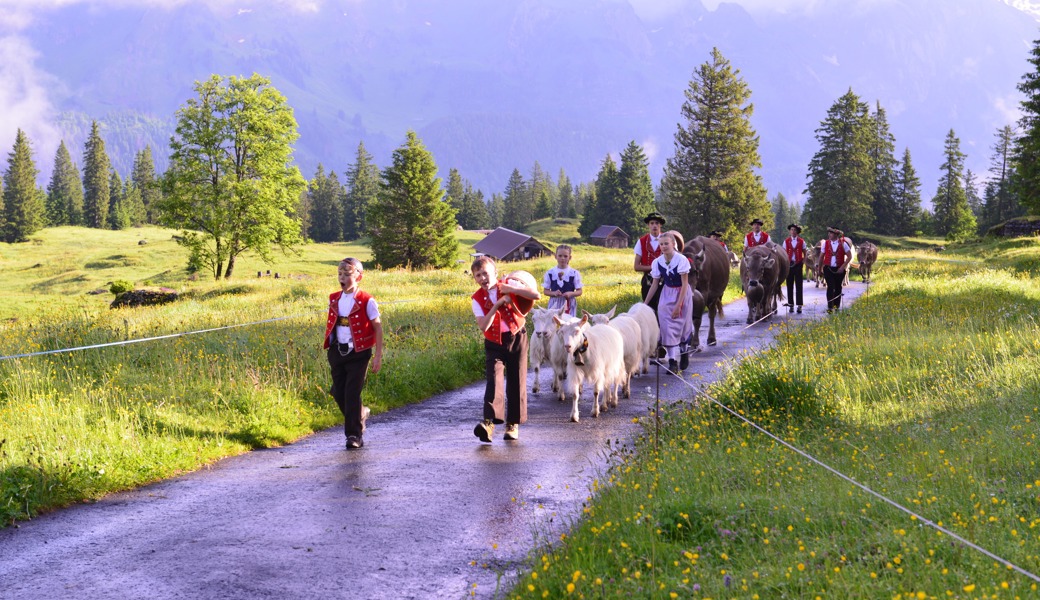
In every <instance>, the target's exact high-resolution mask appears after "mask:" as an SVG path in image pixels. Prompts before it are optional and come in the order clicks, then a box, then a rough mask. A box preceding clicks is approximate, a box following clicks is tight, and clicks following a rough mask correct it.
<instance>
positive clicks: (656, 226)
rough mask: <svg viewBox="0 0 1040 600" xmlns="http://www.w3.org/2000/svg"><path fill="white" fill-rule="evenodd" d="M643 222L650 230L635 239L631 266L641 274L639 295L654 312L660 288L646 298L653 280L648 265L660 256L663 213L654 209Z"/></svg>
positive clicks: (659, 295)
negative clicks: (651, 296) (658, 240)
mask: <svg viewBox="0 0 1040 600" xmlns="http://www.w3.org/2000/svg"><path fill="white" fill-rule="evenodd" d="M643 222H644V223H646V224H647V226H648V227H649V228H650V232H649V233H647V234H646V235H644V236H643V237H641V238H639V239H638V240H636V248H635V253H636V258H635V262H634V263H633V265H632V268H633V269H635V271H636V272H637V273H642V274H643V280H642V281H641V282H640V288H641V290H642V291H641V293H640V295H639V297H640V298H642V299H643V302H645V303H647V305H649V306H650V308H652V309H654V312H655V313H656V312H657V302H658V300H659V299H660V298H661V289H660V288H658V290H657V292H656V293H655V294H654V296H653V298H647V297H646V293H647V292H649V291H650V284H651V283H652V282H653V279H652V278H651V277H650V265H652V264H654V259H655V258H657V257H658V256H661V246H660V244H658V242H657V238H658V237H659V236H660V235H661V228H662V227H664V223H665V219H664V215H662V214H661V213H659V212H657V211H654V212H652V213H650V214H649V215H647V216H646V218H645V219H643Z"/></svg>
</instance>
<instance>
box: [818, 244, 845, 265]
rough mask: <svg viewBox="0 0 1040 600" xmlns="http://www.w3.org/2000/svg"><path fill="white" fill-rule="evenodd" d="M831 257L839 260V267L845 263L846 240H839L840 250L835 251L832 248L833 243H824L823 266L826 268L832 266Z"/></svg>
mask: <svg viewBox="0 0 1040 600" xmlns="http://www.w3.org/2000/svg"><path fill="white" fill-rule="evenodd" d="M831 257H835V258H837V263H836V265H837V266H839V267H840V266H841V265H843V264H844V263H845V238H843V237H840V238H838V249H837V250H834V249H832V248H831V241H830V240H824V241H823V265H824V266H825V267H829V266H831Z"/></svg>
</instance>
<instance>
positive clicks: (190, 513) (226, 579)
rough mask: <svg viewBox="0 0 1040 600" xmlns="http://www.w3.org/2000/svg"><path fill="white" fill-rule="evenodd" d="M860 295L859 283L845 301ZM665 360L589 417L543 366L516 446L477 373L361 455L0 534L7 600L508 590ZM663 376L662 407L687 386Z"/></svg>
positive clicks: (239, 477) (697, 367)
mask: <svg viewBox="0 0 1040 600" xmlns="http://www.w3.org/2000/svg"><path fill="white" fill-rule="evenodd" d="M865 290H866V286H865V285H864V284H862V283H858V282H853V283H852V285H851V286H850V287H848V288H845V291H846V295H845V300H844V301H843V304H845V305H846V306H847V305H848V304H850V303H851V302H852V301H854V300H855V299H856V298H858V297H859V295H860V294H862V293H863V291H865ZM805 302H806V309H805V312H804V313H803V314H801V315H797V314H792V315H788V314H787V313H786V309H783V308H782V309H781V311H782V312H781V315H780V316H779V317H777V318H774V319H772V320H771V321H767V322H764V323H760V324H758V325H755V326H752V327H750V328H747V327H746V326H745V324H744V320H745V318H746V315H747V306H746V303H745V302H744V301H743V300H739V301H737V302H734V303H732V304H730V305H729V306H727V307H726V318H725V319H722V320H720V321H717V322H716V330H717V335H718V341H719V343H718V345H717V346H715V347H712V348H706V349H705V351H704V352H702V353H699V354H694V355H692V360H691V363H690V368H689V369H688V370H687V374H688V375H687V377H686V380H687V381H690V382H695V383H696V384H701V383H704V382H708V381H713V380H714V379H715V378H717V377H718V375H719V374H720V372H721V370H722V369H720V368H719V366H718V364H719V363H720V362H721V361H724V360H725V359H727V358H730V357H733V356H736V355H738V354H740V353H741V352H742V351H745V350H754V349H757V348H760V347H762V346H765V345H767V344H768V343H769V342H770V341H771V340H772V338H773V336H774V335H775V334H776V333H777V332H778V331H779V330H780V328H779V327H776V325H778V324H780V323H783V322H784V321H787V320H790V321H792V322H797V321H804V320H810V319H816V318H821V317H823V316H824V315H825V307H826V303H825V301H824V295H823V289H819V290H817V289H815V288H813V287H812V284H809V285H808V286H807V287H806V288H805ZM704 321H705V327H704V328H703V330H702V332H701V339H702V343H703V340H704V338H705V337H706V325H707V318H705V320H704ZM474 334H475V333H474ZM655 369H656V367H652V368H651V373H650V374H649V375H643V376H641V377H639V378H637V379H635V380H634V381H633V384H632V398H631V399H628V400H625V399H621V401H620V405H619V407H618V409H616V410H610V411H608V412H606V413H602V414H601V415H600V417H599V418H598V419H594V418H592V417H591V415H590V408H591V402H592V401H591V395H590V393H589V392H588V391H587V390H586V392H585V394H583V396H582V401H581V422H580V423H571V422H570V421H569V419H568V417H569V414H570V404H569V403H566V404H561V403H559V402H557V401H556V399H555V395H554V394H553V393H552V392H550V391H549V390H548V387H549V386H548V378H549V376H548V374H547V373H546V372H544V371H545V370H543V373H542V384H543V385H542V389H543V391H542V392H541V393H539V394H530V395H529V399H528V414H529V420H528V422H527V424H525V425H523V426H521V428H520V440H519V441H518V442H509V443H507V442H504V441H503V440H502V438H501V436H502V433H503V430H504V428H503V427H498V428H496V431H495V439H494V442H493V443H492V444H490V445H489V444H481V443H479V442H478V440H477V439H476V437H474V435H473V426H474V425H475V424H476V422H477V421H478V419H479V417H480V406H481V402H482V398H483V387H484V384H483V382H481V383H478V384H474V385H470V386H466V387H464V388H461V389H458V390H455V391H452V392H448V393H444V394H439V395H437V396H434V397H432V398H429V399H428V400H426V401H424V402H422V403H421V404H417V405H413V406H409V407H404V408H400V409H396V410H393V411H390V412H388V413H384V414H381V415H377V416H374V417H372V418H371V419H369V423H368V430H367V431H366V433H365V447H364V448H363V449H361V450H358V451H351V452H348V451H346V450H344V449H343V433H342V428H341V427H334V428H332V429H329V430H326V431H322V432H319V433H317V434H315V435H312V436H309V437H307V438H304V439H303V440H300V441H299V442H297V443H294V444H291V445H289V446H285V447H282V448H274V449H268V450H258V451H254V452H250V453H248V454H245V455H242V456H238V457H234V458H229V459H225V460H222V461H220V462H218V463H216V464H214V465H212V466H210V467H207V468H205V469H202V470H200V471H197V472H195V473H191V474H189V475H185V476H182V477H178V478H176V479H171V480H168V481H164V482H161V483H157V484H154V485H150V486H147V487H144V488H140V489H137V490H134V491H131V492H125V493H118V494H113V495H110V496H108V497H106V498H104V499H102V500H101V501H99V502H97V503H94V504H89V505H78V506H74V507H71V508H68V509H64V510H59V511H56V512H54V513H51V514H48V515H44V516H42V517H40V518H38V519H35V520H33V521H30V522H26V523H21V524H19V526H18V527H9V528H7V529H5V530H0V598H18V599H22V600H34V599H48V600H50V599H56V598H84V597H90V598H164V599H174V598H192V599H208V598H214V599H216V598H220V599H226V598H304V597H308V598H341V597H342V598H424V599H425V598H467V597H477V598H493V597H500V596H502V595H504V593H505V592H506V591H507V590H508V589H509V586H510V582H511V581H512V579H513V577H514V575H515V574H516V573H517V570H518V569H519V568H521V567H522V566H523V561H524V559H525V558H526V557H527V555H528V553H529V552H530V551H531V550H532V549H533V548H535V547H537V546H538V545H540V544H541V545H544V544H545V543H547V542H549V541H552V540H556V539H558V538H559V534H560V533H562V532H564V531H566V530H567V528H568V524H569V523H571V522H572V521H573V520H574V519H576V518H578V517H579V516H580V514H581V508H582V503H583V502H584V501H585V500H586V499H587V498H588V496H589V485H590V483H591V482H592V480H593V479H594V478H596V477H597V476H598V475H600V474H602V472H603V470H604V469H605V465H606V461H607V457H608V454H609V453H610V451H611V449H612V448H615V447H617V446H618V445H619V444H624V443H626V442H630V441H631V440H632V438H633V437H634V436H635V435H637V434H638V433H639V431H640V426H639V425H637V424H633V423H632V419H633V418H634V417H645V416H648V415H649V414H650V413H649V412H648V411H649V410H651V409H652V408H653V406H654V403H655V398H656V391H657V389H658V387H657V385H656V384H657V377H656V375H655ZM691 373H697V374H700V375H701V376H700V377H690V376H689V374H691ZM530 377H533V373H532V374H531V375H530ZM660 382H661V385H660V388H659V389H660V398H661V400H662V401H671V400H678V399H683V398H687V399H688V398H690V397H692V395H693V391H692V390H691V389H690V388H689V387H688V386H686V385H685V384H683V383H682V382H680V381H679V380H677V379H676V378H674V377H672V376H670V375H667V374H662V376H661V378H660Z"/></svg>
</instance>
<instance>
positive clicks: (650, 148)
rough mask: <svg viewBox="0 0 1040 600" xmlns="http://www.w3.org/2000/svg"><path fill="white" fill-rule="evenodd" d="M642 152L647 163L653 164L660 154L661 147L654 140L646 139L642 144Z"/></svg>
mask: <svg viewBox="0 0 1040 600" xmlns="http://www.w3.org/2000/svg"><path fill="white" fill-rule="evenodd" d="M642 146H643V152H644V153H645V154H646V158H647V162H650V163H653V162H654V161H655V160H657V156H658V155H659V154H660V153H661V147H660V146H659V145H658V144H657V140H656V139H654V138H647V139H646V140H645V141H644V142H643V143H642Z"/></svg>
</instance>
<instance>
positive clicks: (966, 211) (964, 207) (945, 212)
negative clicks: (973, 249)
mask: <svg viewBox="0 0 1040 600" xmlns="http://www.w3.org/2000/svg"><path fill="white" fill-rule="evenodd" d="M943 155H944V156H945V160H944V161H943V164H942V166H941V167H940V170H941V172H942V174H941V175H940V177H939V185H938V187H937V188H936V190H935V197H934V198H932V207H933V208H934V210H935V213H934V214H935V217H934V218H935V233H937V234H938V235H943V236H946V239H949V240H955V241H962V240H966V239H968V238H969V237H971V236H972V235H974V234H975V228H976V222H975V215H974V214H972V212H971V208H970V207H969V206H968V195H967V193H966V192H965V189H964V159H965V158H967V157H966V156H965V155H964V153H963V152H961V141H960V139H958V138H957V135H956V134H955V133H954V131H953V130H952V129H951V130H950V131H949V133H947V134H946V141H945V143H944V146H943Z"/></svg>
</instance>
